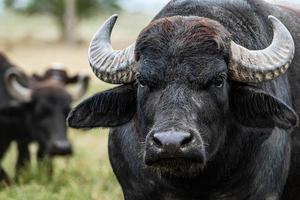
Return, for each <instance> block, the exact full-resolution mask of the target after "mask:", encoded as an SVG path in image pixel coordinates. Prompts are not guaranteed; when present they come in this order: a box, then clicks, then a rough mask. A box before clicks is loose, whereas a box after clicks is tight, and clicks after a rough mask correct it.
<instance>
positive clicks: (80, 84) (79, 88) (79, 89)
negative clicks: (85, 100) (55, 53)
mask: <svg viewBox="0 0 300 200" xmlns="http://www.w3.org/2000/svg"><path fill="white" fill-rule="evenodd" d="M88 84H89V76H88V75H86V74H83V73H81V74H79V75H78V78H77V83H76V85H75V89H74V91H72V92H70V95H71V98H72V100H73V101H77V100H79V99H80V98H81V97H82V96H83V95H84V94H85V92H86V91H87V88H88Z"/></svg>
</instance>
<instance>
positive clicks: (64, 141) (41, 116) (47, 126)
mask: <svg viewBox="0 0 300 200" xmlns="http://www.w3.org/2000/svg"><path fill="white" fill-rule="evenodd" d="M70 104H71V98H70V96H69V95H68V94H67V93H66V92H65V91H63V90H52V91H51V90H49V91H47V90H40V91H36V92H35V93H34V94H33V97H32V113H31V116H30V118H31V119H30V120H29V121H30V123H29V126H30V127H31V128H30V129H31V130H32V134H33V138H35V139H36V140H37V141H38V143H39V145H40V154H42V155H41V156H43V155H50V156H54V155H70V154H72V147H71V144H70V142H69V140H68V138H67V127H66V123H65V119H66V117H67V115H68V112H69V111H70Z"/></svg>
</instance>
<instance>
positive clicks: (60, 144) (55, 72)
mask: <svg viewBox="0 0 300 200" xmlns="http://www.w3.org/2000/svg"><path fill="white" fill-rule="evenodd" d="M0 78H1V79H0V80H1V81H0V82H1V84H0V101H1V103H0V105H1V107H0V159H1V158H2V157H3V155H4V153H5V152H6V150H7V148H8V147H9V144H10V143H11V142H12V141H16V142H17V146H18V159H17V164H16V166H17V168H20V167H22V166H23V165H24V164H25V163H26V162H27V161H28V160H29V159H30V154H29V149H28V145H29V143H31V142H33V141H37V143H38V145H39V149H38V158H39V159H42V158H44V157H45V156H47V157H48V156H50V157H52V156H55V155H70V154H71V153H72V147H71V144H70V142H69V141H68V139H67V128H66V123H65V119H66V117H67V114H68V112H69V111H70V104H71V102H72V100H76V99H78V98H80V97H81V96H82V95H83V94H84V93H85V92H86V89H87V86H88V77H87V76H86V75H84V74H80V75H77V76H74V77H69V76H68V75H67V73H66V71H65V70H64V69H59V68H58V67H54V68H51V69H48V70H47V71H46V72H45V74H44V75H42V76H41V75H33V76H32V77H28V76H26V75H25V74H24V73H23V72H22V71H20V69H19V68H17V67H16V66H13V65H12V64H11V63H10V62H9V61H8V60H7V59H6V58H5V57H4V56H3V55H0ZM69 84H73V85H74V84H75V85H76V88H75V89H73V91H70V92H69V91H68V90H67V88H66V87H67V86H68V85H69ZM1 180H5V181H7V180H8V178H7V175H6V174H5V172H4V170H3V169H2V168H1V170H0V181H1Z"/></svg>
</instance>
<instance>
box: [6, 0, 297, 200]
mask: <svg viewBox="0 0 300 200" xmlns="http://www.w3.org/2000/svg"><path fill="white" fill-rule="evenodd" d="M269 1H271V2H273V3H280V2H281V0H269ZM167 2H168V0H149V1H146V0H0V25H1V28H0V52H1V53H4V54H5V55H6V56H7V57H8V58H9V60H10V61H11V62H12V63H14V64H16V65H17V66H19V67H20V68H22V69H23V70H25V71H26V72H27V73H28V74H31V73H33V72H37V73H42V72H43V71H45V69H47V67H48V66H49V65H50V64H51V63H53V62H61V63H64V64H65V65H66V68H67V70H68V72H69V73H70V74H72V73H73V74H75V73H77V72H80V71H85V72H87V73H89V74H90V75H91V78H92V81H91V85H90V88H89V91H88V93H87V94H86V96H91V95H92V94H94V93H96V92H99V91H102V90H104V89H107V88H109V87H111V86H110V85H108V84H105V83H102V82H100V81H99V80H97V79H96V78H95V77H94V76H93V74H92V72H91V70H90V68H89V65H88V62H87V49H88V45H89V41H90V39H91V37H92V36H93V34H94V33H95V32H96V30H97V29H98V28H99V26H100V25H101V24H102V22H103V21H104V20H105V19H106V18H108V17H109V16H110V15H111V14H113V13H118V14H119V20H118V23H117V25H116V27H115V29H114V32H113V35H112V42H113V46H114V47H115V48H117V49H118V48H123V47H126V46H127V45H129V44H131V43H132V42H133V41H134V40H135V39H136V37H137V35H138V34H139V32H140V31H141V30H142V28H143V27H145V26H146V25H147V24H148V23H149V22H150V20H151V19H152V18H153V17H154V16H155V14H156V13H157V12H158V11H159V10H160V9H161V8H162V7H163V6H164V5H165V4H166V3H167ZM289 3H291V4H298V5H300V1H299V0H289ZM69 137H70V139H71V141H72V144H73V146H74V150H75V154H74V156H72V157H70V158H67V159H66V158H57V159H55V163H54V164H55V168H54V176H53V177H52V178H51V179H49V177H47V176H45V175H44V173H43V172H42V171H41V170H38V169H37V164H36V161H33V162H32V163H31V164H30V165H29V166H28V167H27V168H26V169H25V170H24V171H23V172H22V174H21V176H19V178H18V179H16V180H15V183H14V184H13V185H12V186H11V187H9V188H7V189H3V190H0V200H21V199H22V200H27V199H28V200H29V199H30V200H48V199H49V200H68V199H70V200H71V199H72V200H77V199H78V200H81V199H82V200H88V199H98V200H114V199H122V192H121V189H120V187H119V186H118V184H117V181H116V179H115V177H114V175H113V172H112V170H111V168H110V164H109V161H108V153H107V130H103V129H97V130H92V131H86V132H80V131H77V130H69ZM31 151H32V152H33V153H34V152H35V151H36V147H35V145H32V147H31ZM15 160H16V151H15V145H12V146H11V148H10V150H9V152H8V153H7V155H6V157H5V159H4V161H3V162H2V165H3V167H4V168H5V169H6V170H7V171H8V173H9V175H10V176H11V177H13V176H14V164H15V162H16V161H15Z"/></svg>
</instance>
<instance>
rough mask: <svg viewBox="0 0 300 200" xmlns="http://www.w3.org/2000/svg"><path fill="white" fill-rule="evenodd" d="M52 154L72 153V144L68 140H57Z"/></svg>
mask: <svg viewBox="0 0 300 200" xmlns="http://www.w3.org/2000/svg"><path fill="white" fill-rule="evenodd" d="M51 154H52V155H70V154H72V146H71V144H70V143H69V142H68V141H55V142H54V143H53V145H52V149H51Z"/></svg>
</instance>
